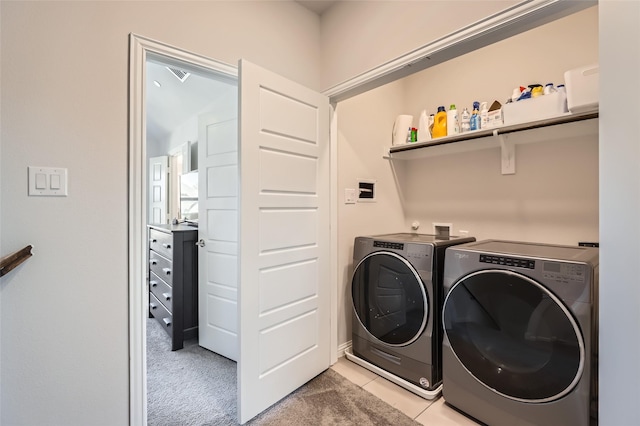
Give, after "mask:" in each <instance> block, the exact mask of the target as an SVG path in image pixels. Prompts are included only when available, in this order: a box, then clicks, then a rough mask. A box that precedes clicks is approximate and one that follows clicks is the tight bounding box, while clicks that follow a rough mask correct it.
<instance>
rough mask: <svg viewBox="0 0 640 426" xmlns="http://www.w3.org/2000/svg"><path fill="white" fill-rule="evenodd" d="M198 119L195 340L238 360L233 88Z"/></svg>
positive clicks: (235, 110) (235, 109)
mask: <svg viewBox="0 0 640 426" xmlns="http://www.w3.org/2000/svg"><path fill="white" fill-rule="evenodd" d="M229 91H230V92H231V94H232V96H226V97H225V99H226V100H225V101H224V102H221V106H220V107H219V108H217V111H215V112H209V113H205V114H201V115H200V116H199V117H198V127H199V131H198V139H199V142H198V238H199V239H200V241H199V244H201V245H202V247H201V248H200V249H199V250H198V263H199V266H198V269H199V281H198V316H199V321H198V324H199V339H198V340H199V342H198V343H199V344H200V346H202V347H204V348H207V349H209V350H211V351H213V352H216V353H218V354H220V355H223V356H225V357H227V358H229V359H232V360H234V361H237V360H238V119H237V115H238V95H237V93H238V90H237V86H235V85H234V86H230V88H229Z"/></svg>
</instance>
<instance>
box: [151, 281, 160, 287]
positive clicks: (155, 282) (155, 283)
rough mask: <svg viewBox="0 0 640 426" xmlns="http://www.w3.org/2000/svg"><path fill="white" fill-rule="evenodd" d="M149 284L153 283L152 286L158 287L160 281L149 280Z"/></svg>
mask: <svg viewBox="0 0 640 426" xmlns="http://www.w3.org/2000/svg"><path fill="white" fill-rule="evenodd" d="M149 284H151V287H157V286H158V281H149Z"/></svg>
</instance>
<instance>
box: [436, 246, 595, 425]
mask: <svg viewBox="0 0 640 426" xmlns="http://www.w3.org/2000/svg"><path fill="white" fill-rule="evenodd" d="M444 291H445V294H446V296H445V301H444V305H443V313H442V319H443V325H444V340H443V347H442V350H443V390H442V394H443V397H444V399H445V401H446V402H447V403H448V404H451V405H453V406H454V407H456V408H458V409H459V410H461V411H462V412H465V413H467V414H468V415H470V416H472V417H474V418H476V419H477V420H479V421H481V422H483V423H486V424H490V425H492V426H501V425H504V426H513V425H544V426H553V425H562V426H566V425H572V426H573V425H575V426H582V425H589V424H596V423H597V350H598V343H597V339H598V335H597V321H598V296H597V295H598V249H597V248H591V247H578V246H558V245H548V244H534V243H524V242H512V241H498V240H487V241H478V242H474V243H469V244H465V245H462V246H457V247H452V248H451V249H448V250H447V253H446V260H445V272H444Z"/></svg>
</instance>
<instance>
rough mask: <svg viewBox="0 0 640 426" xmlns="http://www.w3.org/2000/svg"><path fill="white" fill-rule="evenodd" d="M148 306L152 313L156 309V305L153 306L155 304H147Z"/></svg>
mask: <svg viewBox="0 0 640 426" xmlns="http://www.w3.org/2000/svg"><path fill="white" fill-rule="evenodd" d="M149 306H150V307H151V310H152V311H153V310H155V309H156V308H157V307H158V305H156V304H155V303H153V302H151V303H149Z"/></svg>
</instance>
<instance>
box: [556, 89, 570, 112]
mask: <svg viewBox="0 0 640 426" xmlns="http://www.w3.org/2000/svg"><path fill="white" fill-rule="evenodd" d="M556 90H557V91H558V93H560V96H561V97H562V112H569V107H568V105H567V89H566V88H565V86H564V84H558V86H557V88H556Z"/></svg>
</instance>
